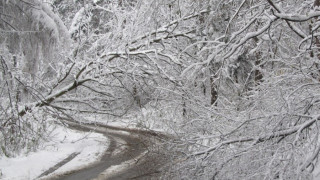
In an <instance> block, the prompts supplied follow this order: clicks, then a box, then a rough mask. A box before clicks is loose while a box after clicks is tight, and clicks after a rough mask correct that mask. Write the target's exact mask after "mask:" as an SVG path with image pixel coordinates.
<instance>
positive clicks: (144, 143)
mask: <svg viewBox="0 0 320 180" xmlns="http://www.w3.org/2000/svg"><path fill="white" fill-rule="evenodd" d="M66 123H67V124H68V125H69V127H70V128H73V129H77V130H81V131H95V132H98V133H102V134H104V135H105V136H107V137H108V139H109V140H110V145H109V148H108V149H107V151H106V152H105V154H104V155H103V157H102V158H101V160H100V161H98V162H96V163H94V164H91V165H89V166H87V167H85V168H82V169H79V170H74V171H71V172H67V173H65V174H62V175H58V176H55V177H51V178H49V179H50V180H56V179H57V180H58V179H59V180H90V179H94V180H100V179H119V180H120V179H158V176H159V173H160V171H159V168H160V167H161V166H162V165H164V164H165V163H164V162H165V160H164V159H165V158H164V157H163V156H162V155H161V154H158V153H154V151H152V150H151V149H152V144H153V143H154V142H155V140H156V139H157V140H159V137H161V135H157V134H156V133H154V132H149V131H141V130H130V129H124V128H116V127H111V126H107V125H103V124H98V125H93V124H89V123H88V124H85V125H84V124H82V125H80V124H78V123H74V122H70V121H66ZM128 163H130V165H128ZM120 164H122V167H123V165H124V166H127V167H126V168H125V169H123V170H121V169H120V170H119V166H118V167H117V168H115V167H113V169H114V171H108V170H107V169H108V168H110V167H112V166H117V165H120ZM106 170H107V171H106ZM109 170H110V169H109Z"/></svg>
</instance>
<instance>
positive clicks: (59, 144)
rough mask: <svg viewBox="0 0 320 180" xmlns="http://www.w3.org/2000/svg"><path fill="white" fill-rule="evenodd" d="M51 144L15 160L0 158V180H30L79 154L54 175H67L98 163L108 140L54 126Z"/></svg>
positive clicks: (99, 135)
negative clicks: (70, 171) (59, 173)
mask: <svg viewBox="0 0 320 180" xmlns="http://www.w3.org/2000/svg"><path fill="white" fill-rule="evenodd" d="M53 135H55V136H54V137H53V139H52V141H50V142H47V143H45V144H44V145H43V148H41V149H40V150H39V151H37V152H33V153H30V154H28V155H24V156H23V155H21V156H18V157H15V158H7V157H1V158H0V171H1V173H2V176H1V175H0V179H4V180H20V179H26V180H27V179H34V178H36V177H38V176H39V175H40V174H42V173H43V172H45V171H46V170H48V169H49V168H51V167H53V166H54V165H56V164H57V163H59V162H60V161H62V160H64V159H65V158H67V157H68V156H69V155H70V154H72V153H74V152H80V154H79V155H78V156H76V157H75V158H74V159H73V160H71V161H70V162H69V163H67V164H65V165H64V166H62V167H61V169H58V170H57V172H63V171H69V170H72V169H76V168H78V167H81V166H84V165H87V164H88V163H92V162H94V161H96V160H97V159H99V158H100V157H101V156H102V155H103V152H105V150H106V149H107V147H108V145H109V142H108V139H107V138H106V137H105V136H103V135H102V134H98V133H84V132H80V131H74V130H70V129H67V128H65V127H61V126H58V127H57V129H55V131H54V132H53Z"/></svg>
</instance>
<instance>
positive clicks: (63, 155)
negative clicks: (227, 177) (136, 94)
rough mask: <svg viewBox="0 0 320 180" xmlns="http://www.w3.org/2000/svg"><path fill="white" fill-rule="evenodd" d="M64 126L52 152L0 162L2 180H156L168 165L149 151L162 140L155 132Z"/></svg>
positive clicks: (50, 150)
mask: <svg viewBox="0 0 320 180" xmlns="http://www.w3.org/2000/svg"><path fill="white" fill-rule="evenodd" d="M65 123H67V124H68V125H69V128H67V129H65V127H59V128H57V129H56V130H55V133H56V136H55V138H56V139H55V141H56V142H55V145H52V147H51V148H48V147H46V148H44V149H43V150H40V151H38V152H36V153H31V154H28V155H27V156H23V157H17V158H2V159H0V170H1V171H2V173H3V175H2V177H0V179H6V180H16V179H17V180H18V179H50V180H51V179H74V180H81V179H86V180H87V179H95V180H98V179H128V178H132V177H139V179H144V178H145V179H150V178H151V177H157V173H158V172H159V171H158V169H159V168H160V167H161V166H162V165H163V164H164V162H165V161H164V160H163V157H160V155H157V154H154V153H150V151H149V150H150V145H152V144H153V143H154V142H155V139H159V138H161V136H162V135H158V134H157V133H155V132H152V131H143V130H138V129H128V128H119V127H112V126H108V125H104V124H98V125H97V124H93V123H86V124H81V125H80V124H79V123H75V122H70V121H65ZM49 144H50V143H49ZM49 144H48V145H46V146H49ZM51 144H52V142H51Z"/></svg>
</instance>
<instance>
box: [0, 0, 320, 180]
mask: <svg viewBox="0 0 320 180" xmlns="http://www.w3.org/2000/svg"><path fill="white" fill-rule="evenodd" d="M319 16H320V0H288V1H278V0H197V1H193V0H65V1H64V0H0V61H1V64H0V71H1V74H0V146H1V149H0V156H6V157H14V156H17V155H19V154H20V153H21V152H22V151H24V150H26V149H28V150H30V151H36V150H37V146H38V145H39V144H40V143H41V142H42V141H50V139H48V138H46V134H48V133H49V132H48V131H47V127H48V126H49V125H50V126H51V125H53V124H59V119H60V118H62V117H69V118H72V117H78V116H94V115H99V116H100V117H101V118H107V119H112V118H114V119H121V118H123V117H125V116H128V115H130V116H132V115H133V114H137V116H138V115H139V114H141V111H142V109H143V111H144V114H147V116H146V118H145V119H139V118H137V119H139V124H140V128H148V124H147V121H148V119H153V120H155V121H156V122H157V124H158V128H161V129H162V130H163V131H165V132H166V133H167V134H170V135H171V136H172V137H174V138H172V139H171V140H168V142H166V146H165V147H166V148H167V149H166V153H168V154H171V156H175V159H179V160H177V161H174V162H172V163H171V164H170V167H169V170H168V171H166V172H165V173H164V174H163V179H313V177H314V176H315V171H316V169H317V166H318V155H319V152H320V139H319V137H320V136H319V135H320V129H319V125H320V124H319V121H318V120H320V30H319V27H320V20H319V19H318V18H319ZM48 117H52V118H51V119H55V120H54V121H56V122H52V121H48V120H47V119H48ZM173 139H174V140H173ZM176 157H179V158H176Z"/></svg>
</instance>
